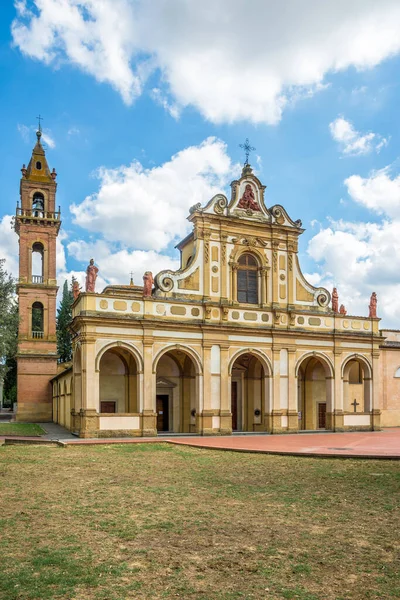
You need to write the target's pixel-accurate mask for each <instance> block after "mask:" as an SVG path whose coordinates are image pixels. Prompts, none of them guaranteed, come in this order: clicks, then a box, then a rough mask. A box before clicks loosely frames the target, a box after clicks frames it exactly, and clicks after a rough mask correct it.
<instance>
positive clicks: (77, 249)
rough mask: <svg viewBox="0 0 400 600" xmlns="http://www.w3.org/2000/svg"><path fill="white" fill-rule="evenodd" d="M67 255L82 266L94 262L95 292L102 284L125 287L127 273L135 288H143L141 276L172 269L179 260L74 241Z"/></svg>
mask: <svg viewBox="0 0 400 600" xmlns="http://www.w3.org/2000/svg"><path fill="white" fill-rule="evenodd" d="M68 253H69V255H70V256H73V257H74V258H76V259H77V260H79V261H82V262H84V263H85V265H86V264H88V263H89V260H90V259H91V258H94V259H95V262H96V265H97V266H98V267H99V269H100V271H99V277H101V280H100V279H99V280H98V282H97V285H96V288H97V291H100V289H102V285H103V284H104V285H106V283H110V284H113V285H115V284H120V285H128V284H129V281H130V277H131V276H130V273H131V272H132V273H133V281H134V284H135V285H143V279H142V277H143V273H144V272H145V271H152V272H153V274H154V275H155V274H156V273H158V272H159V271H161V270H164V269H173V270H176V269H177V268H178V267H179V260H178V259H177V258H175V259H174V258H171V257H170V256H167V255H165V254H159V253H158V252H154V251H153V250H149V251H147V252H146V251H144V250H133V251H129V250H127V249H122V250H115V249H114V248H112V247H111V248H110V245H109V244H107V243H106V242H104V241H102V240H98V241H96V242H85V241H83V240H75V241H73V242H71V243H69V244H68Z"/></svg>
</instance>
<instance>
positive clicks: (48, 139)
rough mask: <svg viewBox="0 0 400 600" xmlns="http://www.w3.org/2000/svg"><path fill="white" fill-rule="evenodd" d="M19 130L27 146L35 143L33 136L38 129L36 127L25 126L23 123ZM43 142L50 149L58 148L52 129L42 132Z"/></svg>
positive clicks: (19, 124) (18, 126) (18, 127)
mask: <svg viewBox="0 0 400 600" xmlns="http://www.w3.org/2000/svg"><path fill="white" fill-rule="evenodd" d="M17 129H18V131H19V133H20V134H21V137H22V139H23V140H24V142H25V143H26V144H28V143H34V136H33V135H32V134H33V132H36V131H37V127H35V126H34V125H30V126H28V125H23V124H21V123H18V125H17ZM42 141H43V142H44V143H45V144H47V145H48V146H49V148H52V149H53V148H55V147H56V142H55V140H54V137H53V134H52V133H51V131H50V129H43V130H42Z"/></svg>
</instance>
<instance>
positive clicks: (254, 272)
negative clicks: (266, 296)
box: [237, 254, 258, 304]
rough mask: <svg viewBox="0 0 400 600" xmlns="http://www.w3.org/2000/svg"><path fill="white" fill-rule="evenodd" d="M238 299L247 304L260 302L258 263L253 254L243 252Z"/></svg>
mask: <svg viewBox="0 0 400 600" xmlns="http://www.w3.org/2000/svg"><path fill="white" fill-rule="evenodd" d="M237 299H238V302H242V303H245V304H258V264H257V261H256V259H255V258H254V256H253V255H252V254H242V255H241V256H240V258H239V261H238V271H237Z"/></svg>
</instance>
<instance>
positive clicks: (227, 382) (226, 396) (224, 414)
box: [220, 345, 232, 435]
mask: <svg viewBox="0 0 400 600" xmlns="http://www.w3.org/2000/svg"><path fill="white" fill-rule="evenodd" d="M220 348H221V412H220V415H221V428H220V433H221V434H222V435H228V434H231V433H232V411H231V376H230V375H229V345H226V346H220Z"/></svg>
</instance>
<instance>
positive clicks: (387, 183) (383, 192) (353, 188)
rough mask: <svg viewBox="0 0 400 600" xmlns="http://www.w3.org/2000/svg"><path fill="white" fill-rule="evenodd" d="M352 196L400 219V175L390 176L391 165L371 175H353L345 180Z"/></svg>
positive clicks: (375, 209)
mask: <svg viewBox="0 0 400 600" xmlns="http://www.w3.org/2000/svg"><path fill="white" fill-rule="evenodd" d="M344 183H345V185H346V186H347V191H348V193H349V195H350V196H351V198H352V199H353V200H354V201H355V202H358V204H362V205H363V206H365V207H366V208H369V209H370V210H373V211H375V212H377V213H378V214H386V215H388V216H390V217H393V218H399V219H400V175H398V176H397V177H394V178H393V179H392V178H391V177H390V167H386V168H384V169H380V170H379V171H375V172H373V173H372V174H371V176H370V177H366V178H364V177H360V175H351V176H350V177H348V178H347V179H346V180H345V182H344Z"/></svg>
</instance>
